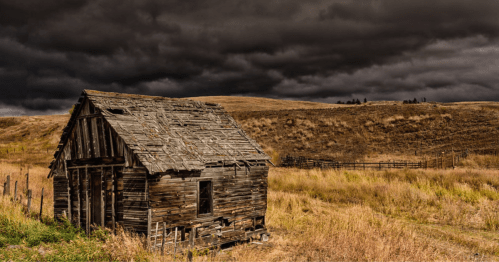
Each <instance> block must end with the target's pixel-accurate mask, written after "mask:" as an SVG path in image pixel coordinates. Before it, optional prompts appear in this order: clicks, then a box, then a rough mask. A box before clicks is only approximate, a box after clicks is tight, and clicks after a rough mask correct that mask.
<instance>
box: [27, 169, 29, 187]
mask: <svg viewBox="0 0 499 262" xmlns="http://www.w3.org/2000/svg"><path fill="white" fill-rule="evenodd" d="M28 189H29V169H28V173H26V193H28Z"/></svg>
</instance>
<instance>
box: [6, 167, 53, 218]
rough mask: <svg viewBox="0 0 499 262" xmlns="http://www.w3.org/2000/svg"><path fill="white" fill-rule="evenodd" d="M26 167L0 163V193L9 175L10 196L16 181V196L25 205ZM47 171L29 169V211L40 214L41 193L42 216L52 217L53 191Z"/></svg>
mask: <svg viewBox="0 0 499 262" xmlns="http://www.w3.org/2000/svg"><path fill="white" fill-rule="evenodd" d="M27 172H28V167H27V166H23V169H22V170H21V168H20V166H19V165H14V164H8V163H2V164H0V192H2V193H3V183H4V182H5V181H6V180H7V176H8V175H10V194H11V196H12V197H13V196H14V187H15V182H16V181H17V195H18V199H20V201H21V203H22V204H23V205H24V206H26V205H27V201H28V199H27V195H26V192H27V191H26V176H25V174H26V173H27ZM48 173H49V169H48V168H46V167H39V166H34V167H30V168H29V174H30V176H29V189H31V190H32V200H31V211H33V212H38V213H39V212H40V200H41V195H42V189H44V192H43V215H44V216H50V217H52V216H53V213H54V190H53V183H52V179H48V178H47V175H48Z"/></svg>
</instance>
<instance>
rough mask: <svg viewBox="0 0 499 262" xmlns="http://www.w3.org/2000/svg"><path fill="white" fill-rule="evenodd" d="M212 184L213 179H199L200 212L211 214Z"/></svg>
mask: <svg viewBox="0 0 499 262" xmlns="http://www.w3.org/2000/svg"><path fill="white" fill-rule="evenodd" d="M211 196H212V185H211V181H199V198H198V199H199V201H198V202H199V203H198V214H199V215H203V214H211V213H212V210H213V206H212V197H211Z"/></svg>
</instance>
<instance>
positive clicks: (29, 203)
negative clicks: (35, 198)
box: [28, 189, 31, 216]
mask: <svg viewBox="0 0 499 262" xmlns="http://www.w3.org/2000/svg"><path fill="white" fill-rule="evenodd" d="M30 210H31V189H28V216H29V215H30V213H29V212H30Z"/></svg>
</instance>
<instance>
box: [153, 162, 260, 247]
mask: <svg viewBox="0 0 499 262" xmlns="http://www.w3.org/2000/svg"><path fill="white" fill-rule="evenodd" d="M267 176H268V167H267V166H266V165H265V164H261V165H258V166H252V167H250V169H248V167H246V166H244V165H243V164H242V165H240V167H237V166H235V165H232V166H225V167H209V168H206V169H205V170H204V171H202V172H198V173H195V172H190V173H176V172H170V173H165V174H162V175H157V176H152V177H151V179H150V180H149V181H150V183H149V194H150V195H149V203H150V207H151V225H150V228H151V233H150V234H149V235H150V239H151V243H152V245H154V241H156V245H159V243H161V241H162V235H161V232H162V229H163V227H166V228H167V231H168V232H172V231H173V230H174V228H175V227H179V228H180V229H181V231H180V234H181V236H180V237H179V238H178V240H183V241H186V242H188V241H189V240H188V239H190V238H191V236H190V234H194V236H193V238H194V244H196V245H201V246H203V245H209V244H217V245H218V244H223V243H227V242H231V241H235V240H241V239H245V238H246V237H247V233H251V232H254V231H255V230H258V229H265V224H264V223H265V218H264V217H265V212H266V209H267V183H268V181H267ZM203 180H211V181H212V185H213V214H212V215H198V209H197V208H198V183H199V181H203ZM156 223H158V229H159V230H158V231H159V232H158V234H156ZM192 232H195V233H192ZM207 238H208V243H203V242H204V241H206V239H207ZM165 241H166V242H167V243H168V242H172V241H173V234H171V235H170V236H169V237H168V238H167V239H166V240H165Z"/></svg>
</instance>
